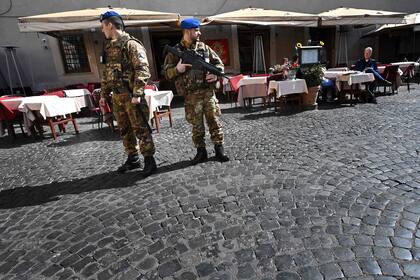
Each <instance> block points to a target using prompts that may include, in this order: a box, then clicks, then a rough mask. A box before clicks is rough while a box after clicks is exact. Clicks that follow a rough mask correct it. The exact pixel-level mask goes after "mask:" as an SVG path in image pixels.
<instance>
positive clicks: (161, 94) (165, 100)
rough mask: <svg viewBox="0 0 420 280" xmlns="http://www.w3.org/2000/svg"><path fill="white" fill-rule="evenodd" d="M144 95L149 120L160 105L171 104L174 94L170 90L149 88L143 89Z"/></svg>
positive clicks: (168, 105)
mask: <svg viewBox="0 0 420 280" xmlns="http://www.w3.org/2000/svg"><path fill="white" fill-rule="evenodd" d="M144 95H145V98H146V101H147V105H148V106H149V121H150V120H151V119H152V118H153V116H154V115H153V112H157V111H158V110H159V107H161V106H167V107H170V106H171V102H172V99H173V98H174V94H173V92H172V90H159V91H155V90H151V89H145V90H144Z"/></svg>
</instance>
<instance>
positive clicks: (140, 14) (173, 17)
mask: <svg viewBox="0 0 420 280" xmlns="http://www.w3.org/2000/svg"><path fill="white" fill-rule="evenodd" d="M110 9H112V10H113V11H116V12H117V13H119V14H120V15H121V16H122V18H123V20H124V24H125V25H126V26H148V25H158V24H168V23H176V22H177V21H178V20H179V14H175V13H163V12H155V11H144V10H134V9H126V8H95V9H84V10H77V11H67V12H60V13H51V14H42V15H36V16H29V17H21V18H19V19H18V25H19V30H20V32H51V31H66V30H80V29H91V28H99V27H100V26H101V24H100V22H99V16H100V15H101V14H103V13H104V12H106V11H109V10H110Z"/></svg>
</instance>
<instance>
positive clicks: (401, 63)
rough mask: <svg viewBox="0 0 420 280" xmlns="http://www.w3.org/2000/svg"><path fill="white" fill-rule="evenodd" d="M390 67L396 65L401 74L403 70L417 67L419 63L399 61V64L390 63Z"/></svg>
mask: <svg viewBox="0 0 420 280" xmlns="http://www.w3.org/2000/svg"><path fill="white" fill-rule="evenodd" d="M391 65H398V66H399V67H400V69H401V70H402V72H405V70H406V69H407V68H408V67H410V66H411V65H413V66H414V67H419V65H420V63H418V62H414V61H401V62H392V63H391Z"/></svg>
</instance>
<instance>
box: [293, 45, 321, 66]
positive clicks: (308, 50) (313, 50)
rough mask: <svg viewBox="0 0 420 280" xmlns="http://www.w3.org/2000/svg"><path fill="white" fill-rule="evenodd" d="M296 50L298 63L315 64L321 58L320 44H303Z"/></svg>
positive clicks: (319, 61)
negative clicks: (297, 51)
mask: <svg viewBox="0 0 420 280" xmlns="http://www.w3.org/2000/svg"><path fill="white" fill-rule="evenodd" d="M298 50H299V62H300V65H308V64H309V65H311V64H317V63H321V62H322V60H323V59H322V57H321V51H322V47H321V46H304V47H301V48H299V49H298Z"/></svg>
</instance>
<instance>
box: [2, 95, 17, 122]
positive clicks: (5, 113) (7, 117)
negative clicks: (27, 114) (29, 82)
mask: <svg viewBox="0 0 420 280" xmlns="http://www.w3.org/2000/svg"><path fill="white" fill-rule="evenodd" d="M13 98H16V96H1V97H0V121H11V120H14V119H15V118H16V114H17V113H18V111H17V110H13V109H11V108H9V107H8V106H7V105H6V104H5V103H3V102H2V101H3V100H7V99H13Z"/></svg>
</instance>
